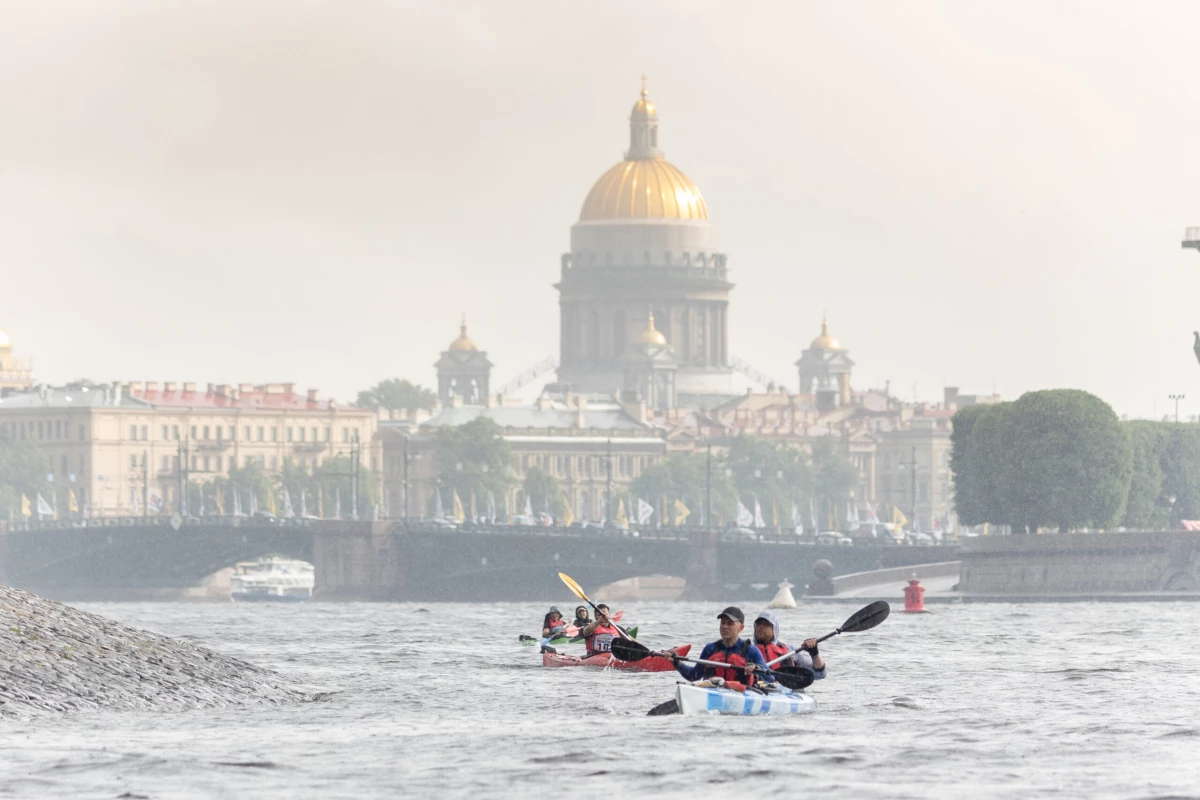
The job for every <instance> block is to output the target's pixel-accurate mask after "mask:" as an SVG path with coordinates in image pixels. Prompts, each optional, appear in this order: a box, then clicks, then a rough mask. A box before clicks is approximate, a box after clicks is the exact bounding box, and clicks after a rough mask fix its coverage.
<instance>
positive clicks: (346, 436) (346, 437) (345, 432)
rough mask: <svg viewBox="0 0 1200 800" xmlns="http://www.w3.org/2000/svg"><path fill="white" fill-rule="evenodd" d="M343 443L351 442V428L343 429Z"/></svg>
mask: <svg viewBox="0 0 1200 800" xmlns="http://www.w3.org/2000/svg"><path fill="white" fill-rule="evenodd" d="M342 441H343V442H348V441H350V429H349V428H342Z"/></svg>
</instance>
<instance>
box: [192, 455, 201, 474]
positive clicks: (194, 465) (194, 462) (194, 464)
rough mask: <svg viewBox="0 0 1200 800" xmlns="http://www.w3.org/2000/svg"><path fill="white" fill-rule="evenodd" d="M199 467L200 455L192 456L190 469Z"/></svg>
mask: <svg viewBox="0 0 1200 800" xmlns="http://www.w3.org/2000/svg"><path fill="white" fill-rule="evenodd" d="M198 469H200V456H192V470H193V471H194V470H198Z"/></svg>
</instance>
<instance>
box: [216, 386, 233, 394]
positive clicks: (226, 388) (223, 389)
mask: <svg viewBox="0 0 1200 800" xmlns="http://www.w3.org/2000/svg"><path fill="white" fill-rule="evenodd" d="M231 388H233V387H231V386H230V385H229V384H228V383H218V384H217V394H219V395H220V396H221V397H230V396H231V395H230V392H229V390H230V389H231Z"/></svg>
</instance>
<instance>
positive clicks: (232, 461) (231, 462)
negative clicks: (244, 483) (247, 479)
mask: <svg viewBox="0 0 1200 800" xmlns="http://www.w3.org/2000/svg"><path fill="white" fill-rule="evenodd" d="M229 468H230V469H231V470H232V469H237V456H230V457H229Z"/></svg>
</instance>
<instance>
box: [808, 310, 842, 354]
mask: <svg viewBox="0 0 1200 800" xmlns="http://www.w3.org/2000/svg"><path fill="white" fill-rule="evenodd" d="M809 349H811V350H841V349H842V346H841V345H840V344H838V340H837V339H835V338H833V337H832V336H830V335H829V318H828V317H822V318H821V335H820V336H818V337H817V338H815V339H813V340H812V344H811V345H809Z"/></svg>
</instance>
